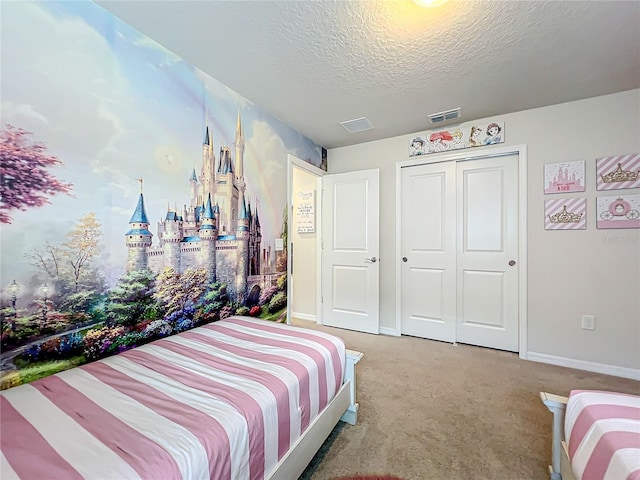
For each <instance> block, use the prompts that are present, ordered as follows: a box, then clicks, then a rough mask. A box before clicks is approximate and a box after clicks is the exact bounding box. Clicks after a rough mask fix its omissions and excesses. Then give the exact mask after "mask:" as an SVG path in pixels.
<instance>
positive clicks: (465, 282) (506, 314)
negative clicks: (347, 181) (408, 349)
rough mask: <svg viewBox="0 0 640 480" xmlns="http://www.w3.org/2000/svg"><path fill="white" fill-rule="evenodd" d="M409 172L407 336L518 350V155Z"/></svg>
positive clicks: (404, 274)
mask: <svg viewBox="0 0 640 480" xmlns="http://www.w3.org/2000/svg"><path fill="white" fill-rule="evenodd" d="M401 175H402V177H401V184H402V188H401V211H402V219H401V222H402V226H401V239H402V245H401V252H402V258H401V259H399V261H401V262H402V264H401V265H402V266H401V279H400V281H401V282H402V283H401V292H402V295H401V306H400V318H401V333H402V334H404V335H413V336H418V337H423V338H429V339H433V340H442V341H447V342H460V343H468V344H472V345H479V346H485V347H491V348H497V349H501V350H509V351H518V296H519V295H518V267H519V266H518V261H519V259H518V257H517V255H518V208H519V204H518V156H517V155H507V156H501V157H493V158H482V159H476V160H464V161H458V162H455V161H449V162H441V163H430V164H425V165H416V166H411V167H405V168H402V170H401Z"/></svg>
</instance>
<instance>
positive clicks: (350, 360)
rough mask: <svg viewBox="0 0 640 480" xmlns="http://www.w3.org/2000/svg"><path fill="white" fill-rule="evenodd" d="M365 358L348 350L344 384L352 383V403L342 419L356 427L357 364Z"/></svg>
mask: <svg viewBox="0 0 640 480" xmlns="http://www.w3.org/2000/svg"><path fill="white" fill-rule="evenodd" d="M363 356H364V354H363V353H361V352H356V351H355V350H347V361H346V365H345V369H344V382H346V381H347V380H349V381H350V382H351V403H350V405H349V408H347V411H346V412H344V415H342V417H341V418H340V420H342V421H343V422H347V423H349V424H351V425H355V424H356V423H357V421H358V403H357V402H356V364H357V363H358V362H359V361H360V360H361V359H362V357H363Z"/></svg>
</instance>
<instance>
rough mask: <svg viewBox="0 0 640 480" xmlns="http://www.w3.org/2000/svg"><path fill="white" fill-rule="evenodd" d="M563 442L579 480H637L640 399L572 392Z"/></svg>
mask: <svg viewBox="0 0 640 480" xmlns="http://www.w3.org/2000/svg"><path fill="white" fill-rule="evenodd" d="M565 438H566V441H567V448H568V450H569V459H570V460H571V467H572V469H573V473H574V475H575V476H576V478H577V479H578V480H581V479H583V480H603V479H610V480H624V479H627V480H640V397H638V396H635V395H626V394H622V393H613V392H601V391H593V390H573V391H572V392H571V394H570V395H569V400H568V402H567V410H566V414H565Z"/></svg>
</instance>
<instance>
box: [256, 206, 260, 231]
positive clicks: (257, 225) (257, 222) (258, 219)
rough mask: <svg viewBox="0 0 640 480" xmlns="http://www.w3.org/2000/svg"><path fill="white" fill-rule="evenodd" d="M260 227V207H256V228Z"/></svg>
mask: <svg viewBox="0 0 640 480" xmlns="http://www.w3.org/2000/svg"><path fill="white" fill-rule="evenodd" d="M259 226H260V218H259V217H258V207H256V227H259Z"/></svg>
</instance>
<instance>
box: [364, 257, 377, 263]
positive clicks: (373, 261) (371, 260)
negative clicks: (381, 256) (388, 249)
mask: <svg viewBox="0 0 640 480" xmlns="http://www.w3.org/2000/svg"><path fill="white" fill-rule="evenodd" d="M365 260H366V261H367V262H371V263H376V262H377V261H378V259H377V258H376V257H371V258H365Z"/></svg>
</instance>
